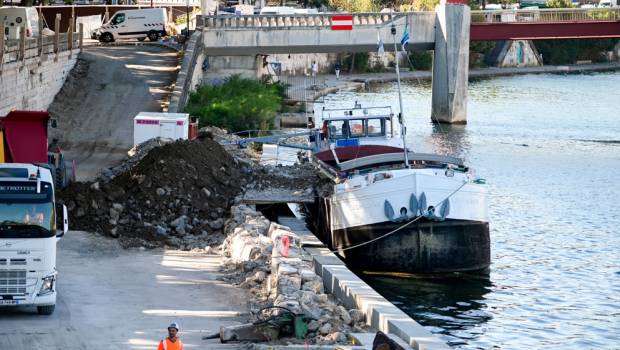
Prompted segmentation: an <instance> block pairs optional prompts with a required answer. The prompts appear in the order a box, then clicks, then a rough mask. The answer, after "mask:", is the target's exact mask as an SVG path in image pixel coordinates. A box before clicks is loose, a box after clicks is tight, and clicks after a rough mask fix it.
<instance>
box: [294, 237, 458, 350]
mask: <svg viewBox="0 0 620 350" xmlns="http://www.w3.org/2000/svg"><path fill="white" fill-rule="evenodd" d="M304 251H305V252H306V253H307V254H309V255H310V256H311V257H312V260H313V262H314V270H315V272H316V273H317V274H318V275H319V276H321V277H322V278H323V284H324V286H325V291H326V292H328V293H330V294H333V295H334V296H335V297H337V298H338V299H339V300H340V301H341V302H342V303H343V304H344V305H345V307H347V308H357V309H359V310H361V311H362V312H364V314H365V315H366V323H367V324H368V325H369V326H371V327H373V328H375V329H377V330H380V331H382V332H384V333H389V334H394V335H396V336H398V337H399V338H401V339H402V340H404V341H405V342H406V343H407V344H409V345H410V346H411V347H413V348H414V349H416V350H449V349H450V347H449V346H448V345H447V344H445V343H444V342H442V341H441V340H440V339H439V338H437V337H436V336H434V335H433V334H432V333H431V332H429V331H428V330H426V329H425V328H424V327H422V326H421V325H420V324H418V323H417V322H415V321H414V320H413V319H412V318H411V317H409V316H407V314H405V313H404V312H402V311H401V310H400V309H398V308H397V307H396V306H394V304H392V303H390V302H389V301H387V300H386V299H385V298H383V297H382V296H381V295H379V293H377V292H376V291H375V290H374V289H372V288H371V287H370V286H369V285H367V284H366V282H364V281H362V280H361V279H360V278H359V277H357V276H356V275H355V274H354V273H353V272H351V271H350V270H349V269H348V268H347V267H346V266H345V265H344V263H343V262H342V261H341V260H340V259H339V258H338V257H337V256H336V255H335V254H333V253H331V252H330V251H329V250H328V249H327V248H316V247H305V248H304Z"/></svg>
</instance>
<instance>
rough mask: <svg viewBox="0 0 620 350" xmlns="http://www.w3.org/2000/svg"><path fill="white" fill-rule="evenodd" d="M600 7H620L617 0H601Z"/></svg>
mask: <svg viewBox="0 0 620 350" xmlns="http://www.w3.org/2000/svg"><path fill="white" fill-rule="evenodd" d="M598 7H618V1H617V0H601V1H599V3H598Z"/></svg>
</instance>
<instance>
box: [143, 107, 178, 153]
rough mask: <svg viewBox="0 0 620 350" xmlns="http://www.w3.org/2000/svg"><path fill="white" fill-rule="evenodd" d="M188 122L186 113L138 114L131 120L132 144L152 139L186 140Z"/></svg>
mask: <svg viewBox="0 0 620 350" xmlns="http://www.w3.org/2000/svg"><path fill="white" fill-rule="evenodd" d="M189 128H190V120H189V114H187V113H156V112H140V113H138V115H137V116H136V117H135V118H134V119H133V144H134V146H135V145H139V144H141V143H142V142H145V141H148V140H150V139H154V138H157V137H159V138H162V139H170V140H187V139H188V138H189Z"/></svg>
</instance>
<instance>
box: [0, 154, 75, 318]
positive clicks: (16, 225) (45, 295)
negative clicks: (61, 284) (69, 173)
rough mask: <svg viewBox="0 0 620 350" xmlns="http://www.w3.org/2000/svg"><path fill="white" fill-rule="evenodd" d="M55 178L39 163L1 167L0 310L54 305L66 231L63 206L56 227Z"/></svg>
mask: <svg viewBox="0 0 620 350" xmlns="http://www.w3.org/2000/svg"><path fill="white" fill-rule="evenodd" d="M54 198H55V197H54V179H53V177H52V173H51V170H50V167H49V166H48V165H47V164H39V163H33V164H28V163H3V164H0V306H1V307H7V306H36V307H37V311H38V313H39V314H42V315H50V314H52V313H53V312H54V309H55V305H56V278H57V273H58V272H57V270H56V242H57V241H58V240H59V239H60V238H61V237H62V236H63V235H64V234H65V233H66V232H67V230H68V219H67V208H66V207H65V206H64V205H63V206H62V208H63V209H62V227H61V228H60V229H58V228H57V226H56V221H57V220H56V217H57V213H56V205H55V200H54Z"/></svg>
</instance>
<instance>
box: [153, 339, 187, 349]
mask: <svg viewBox="0 0 620 350" xmlns="http://www.w3.org/2000/svg"><path fill="white" fill-rule="evenodd" d="M157 350H183V342H182V341H181V339H179V338H177V341H175V342H174V343H173V342H172V341H170V338H166V339H164V340H162V341H160V342H159V347H157Z"/></svg>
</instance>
